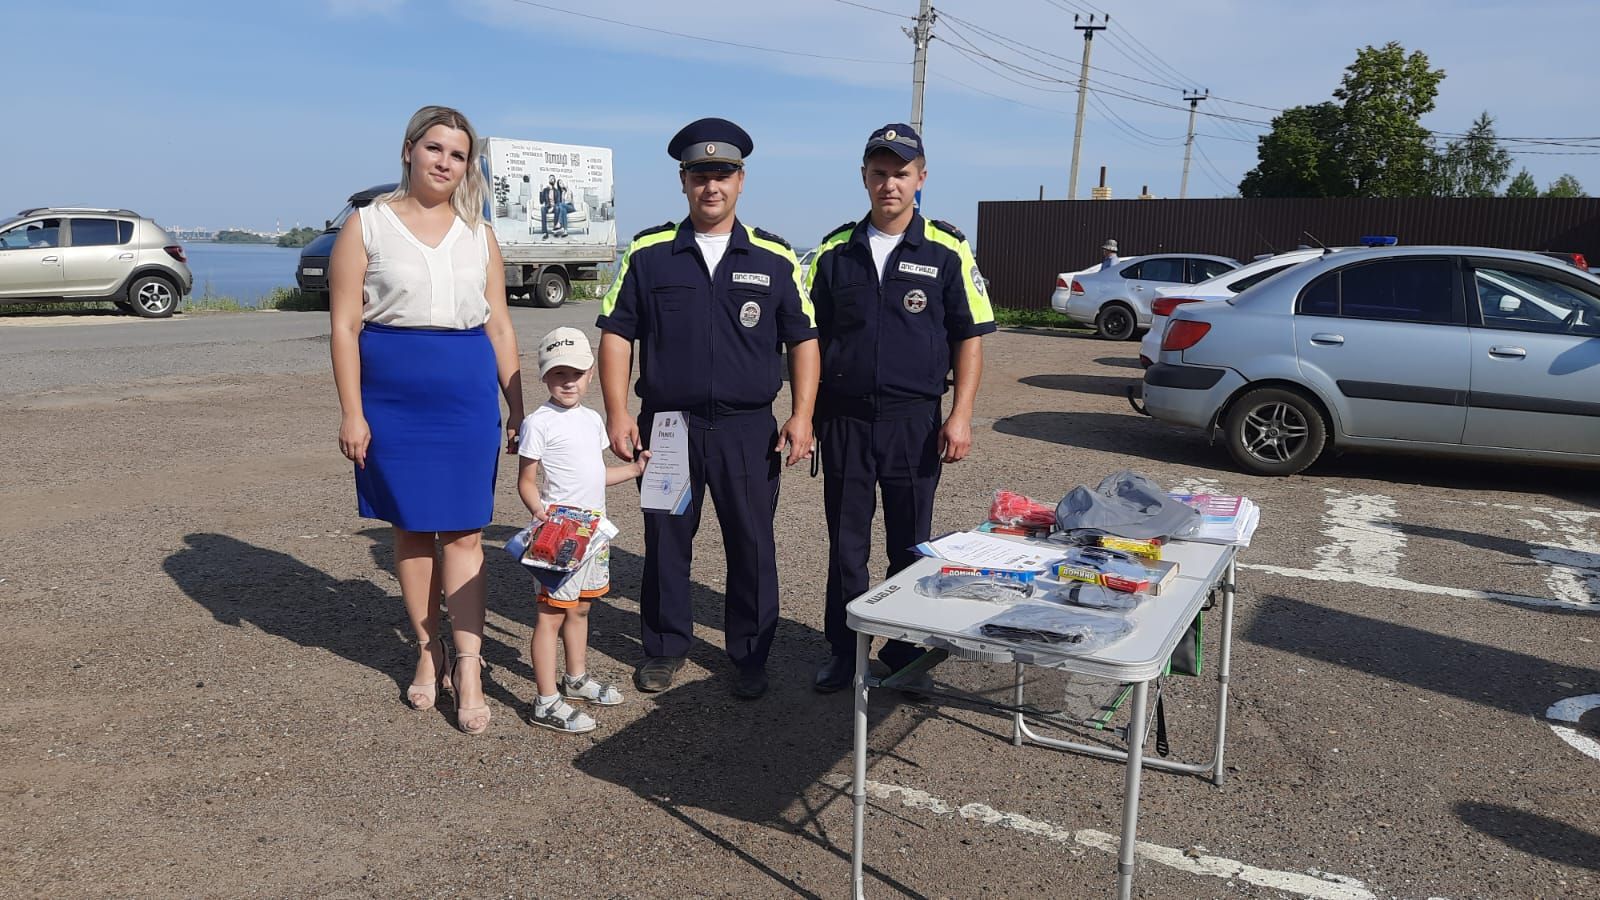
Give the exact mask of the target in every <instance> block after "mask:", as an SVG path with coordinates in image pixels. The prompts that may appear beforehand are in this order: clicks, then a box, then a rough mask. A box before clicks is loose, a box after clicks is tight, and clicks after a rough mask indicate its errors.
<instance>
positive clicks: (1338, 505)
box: [1313, 488, 1406, 577]
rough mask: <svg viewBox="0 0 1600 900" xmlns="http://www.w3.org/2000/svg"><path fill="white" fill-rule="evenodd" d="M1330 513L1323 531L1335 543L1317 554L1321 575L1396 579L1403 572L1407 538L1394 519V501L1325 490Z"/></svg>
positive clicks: (1327, 545)
mask: <svg viewBox="0 0 1600 900" xmlns="http://www.w3.org/2000/svg"><path fill="white" fill-rule="evenodd" d="M1324 490H1325V491H1326V492H1327V494H1328V496H1327V497H1326V498H1324V502H1325V503H1326V505H1327V510H1326V512H1325V513H1324V520H1325V521H1326V522H1327V523H1328V524H1327V526H1326V527H1324V528H1323V529H1322V533H1323V534H1325V535H1327V536H1328V537H1329V538H1330V539H1331V540H1332V541H1333V543H1331V544H1324V545H1322V546H1321V547H1318V548H1317V549H1316V550H1315V551H1314V552H1315V553H1316V556H1317V563H1316V565H1315V566H1314V567H1313V568H1315V569H1316V570H1317V571H1318V572H1357V571H1360V572H1370V573H1372V574H1373V575H1376V576H1379V577H1394V576H1395V575H1396V573H1398V572H1399V571H1400V556H1401V554H1402V553H1403V552H1404V550H1405V546H1406V536H1405V535H1404V534H1402V533H1401V532H1400V530H1399V529H1398V528H1396V527H1395V526H1394V524H1393V522H1392V521H1391V520H1393V519H1394V517H1395V506H1394V500H1393V499H1392V498H1389V497H1385V496H1384V495H1382V494H1347V493H1345V492H1344V491H1336V490H1333V489H1332V488H1324Z"/></svg>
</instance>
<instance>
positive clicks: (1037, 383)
mask: <svg viewBox="0 0 1600 900" xmlns="http://www.w3.org/2000/svg"><path fill="white" fill-rule="evenodd" d="M1017 381H1018V382H1020V383H1022V384H1025V385H1027V386H1029V387H1036V388H1046V389H1048V390H1052V391H1075V392H1077V393H1079V394H1104V395H1106V396H1107V397H1126V396H1127V395H1128V388H1129V387H1130V386H1132V385H1136V384H1138V383H1139V380H1138V379H1137V378H1127V377H1122V376H1117V375H1029V376H1027V377H1026V378H1019V379H1017Z"/></svg>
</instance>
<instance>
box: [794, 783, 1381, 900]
mask: <svg viewBox="0 0 1600 900" xmlns="http://www.w3.org/2000/svg"><path fill="white" fill-rule="evenodd" d="M822 781H823V783H824V784H827V785H830V786H832V787H835V788H839V789H841V790H845V791H848V790H849V789H850V776H848V775H827V776H824V777H823V779H822ZM867 796H868V797H871V798H872V799H874V800H893V799H898V800H899V802H900V805H901V806H904V807H907V808H910V809H922V810H927V811H928V812H931V813H934V814H935V815H940V816H948V815H952V814H954V815H956V816H958V817H959V818H961V819H963V820H965V821H967V822H971V823H974V824H977V825H985V826H989V825H993V826H997V827H1000V828H1009V829H1011V830H1013V831H1020V832H1022V833H1023V834H1029V835H1033V836H1034V837H1040V838H1044V839H1045V840H1047V841H1053V842H1055V843H1058V844H1078V845H1081V846H1084V847H1090V848H1092V849H1095V850H1101V851H1104V852H1106V853H1111V854H1116V853H1117V851H1118V850H1119V849H1120V848H1119V843H1118V838H1117V837H1116V836H1115V835H1111V834H1107V833H1106V832H1104V831H1096V830H1094V829H1092V828H1080V829H1078V830H1076V831H1074V830H1072V829H1070V828H1062V827H1061V826H1059V825H1053V824H1051V823H1049V822H1044V821H1041V820H1039V819H1032V818H1029V817H1027V816H1024V815H1019V814H1017V813H1008V812H1001V811H999V810H997V809H994V808H993V807H990V806H986V805H984V804H982V803H968V804H965V805H962V806H955V805H953V804H951V803H949V802H947V801H944V800H941V799H939V798H938V797H935V796H933V795H932V794H929V793H928V792H926V791H919V790H916V789H914V788H905V787H900V786H899V785H893V784H884V783H882V782H879V781H871V780H868V781H867ZM1134 848H1135V852H1136V853H1137V854H1138V855H1139V856H1141V857H1143V858H1144V859H1146V860H1148V861H1150V862H1153V863H1155V864H1157V865H1161V866H1166V867H1167V868H1170V869H1177V870H1178V871H1180V872H1187V873H1189V874H1191V875H1207V876H1210V877H1212V878H1224V879H1238V880H1239V881H1244V882H1247V883H1249V884H1255V885H1260V886H1261V887H1265V888H1269V889H1271V890H1275V891H1283V892H1284V893H1288V894H1294V895H1296V896H1300V897H1312V898H1317V900H1376V898H1377V895H1376V894H1374V893H1373V892H1372V891H1370V890H1367V886H1366V885H1365V884H1363V883H1362V882H1360V881H1357V880H1356V879H1354V878H1349V877H1346V876H1344V875H1334V874H1332V873H1329V872H1316V871H1313V872H1312V873H1311V874H1305V873H1301V872H1282V871H1278V870H1275V869H1261V868H1257V867H1256V866H1250V865H1245V864H1244V863H1241V862H1235V861H1234V860H1231V859H1226V858H1224V857H1221V856H1210V855H1207V854H1198V855H1195V856H1190V855H1189V854H1188V851H1184V850H1180V849H1177V848H1175V847H1163V846H1161V845H1159V844H1151V843H1148V842H1146V841H1138V842H1137V843H1135V845H1134Z"/></svg>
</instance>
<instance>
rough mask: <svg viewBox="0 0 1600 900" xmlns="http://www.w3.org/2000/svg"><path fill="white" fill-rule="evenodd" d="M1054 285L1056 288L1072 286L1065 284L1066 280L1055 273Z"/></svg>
mask: <svg viewBox="0 0 1600 900" xmlns="http://www.w3.org/2000/svg"><path fill="white" fill-rule="evenodd" d="M1056 287H1058V288H1066V287H1072V285H1070V284H1067V280H1066V279H1065V278H1062V277H1061V276H1059V275H1057V276H1056Z"/></svg>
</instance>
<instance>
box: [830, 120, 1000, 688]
mask: <svg viewBox="0 0 1600 900" xmlns="http://www.w3.org/2000/svg"><path fill="white" fill-rule="evenodd" d="M927 177H928V172H927V159H926V157H925V155H924V150H923V145H922V137H921V136H920V135H918V134H917V132H916V131H915V130H914V129H912V128H911V127H910V126H909V125H905V124H902V123H891V124H888V125H885V126H883V127H882V128H879V129H877V130H876V131H873V132H872V134H871V136H870V137H868V138H867V144H866V148H865V150H864V151H863V153H862V164H861V183H862V186H863V187H865V188H866V191H867V201H868V203H869V205H870V211H869V212H868V213H867V215H866V217H864V218H862V219H861V220H859V221H854V222H846V223H845V224H843V225H841V226H839V227H838V228H836V229H834V231H833V232H831V233H830V234H828V235H827V236H826V237H824V238H823V239H822V243H821V244H819V245H818V252H817V256H816V259H815V260H814V261H813V262H812V264H811V269H810V271H809V272H808V273H807V279H808V284H807V286H806V287H807V289H808V292H809V293H810V295H811V301H812V303H813V304H814V306H815V309H816V317H817V331H818V334H819V336H820V337H821V342H822V346H823V347H825V348H826V353H825V359H826V363H825V368H824V370H823V373H822V389H821V391H820V393H819V394H818V397H817V438H818V442H819V443H820V445H821V450H820V453H821V455H822V471H823V473H824V480H823V488H822V495H823V508H824V514H825V515H826V517H827V522H828V584H827V595H826V604H825V610H826V611H825V613H824V623H825V633H826V634H827V638H828V644H829V646H830V651H831V652H830V656H829V658H828V660H827V661H826V662H825V663H824V664H823V666H822V667H821V669H820V670H819V671H818V672H817V675H816V680H815V686H816V689H817V690H819V691H823V692H827V691H836V690H839V689H840V688H842V687H845V686H846V685H847V684H849V683H850V680H851V678H852V676H853V675H854V673H855V662H856V661H855V647H856V636H855V634H854V633H853V632H851V630H850V627H849V625H848V624H847V623H846V621H845V604H846V603H847V602H849V601H850V599H852V598H854V597H856V596H859V595H860V594H863V593H865V592H866V590H867V587H868V584H869V580H868V576H867V560H868V558H869V557H870V556H871V551H872V519H873V516H874V515H875V507H876V504H877V495H878V494H880V493H881V494H882V497H883V524H884V532H885V536H886V537H887V547H886V549H887V551H888V556H889V574H890V575H893V574H894V573H896V572H898V571H900V570H901V569H904V568H905V567H907V566H909V565H911V563H912V562H914V561H915V560H916V558H917V555H916V551H914V550H913V549H912V548H913V547H915V546H916V545H917V544H919V543H921V542H923V541H926V540H928V538H929V536H930V532H931V530H932V527H933V496H934V490H935V489H936V488H937V487H938V485H939V475H940V467H941V466H942V465H946V464H950V463H955V462H958V461H959V460H961V459H962V458H964V457H965V456H966V455H967V452H968V450H969V449H970V448H971V446H972V410H973V404H974V402H975V400H976V397H977V393H978V381H979V378H980V375H981V373H982V369H983V347H982V343H981V338H982V336H983V335H985V334H988V333H990V332H992V331H994V330H995V322H994V312H993V310H992V309H991V308H990V304H989V298H988V296H987V295H986V294H985V292H984V287H983V279H982V276H980V275H979V274H978V269H977V266H976V264H975V263H974V261H973V257H972V249H971V248H970V247H968V246H967V241H966V238H965V237H963V236H962V234H961V232H960V231H958V230H957V229H956V227H955V226H953V225H950V224H949V223H947V222H941V221H938V220H928V219H924V218H923V217H922V214H921V213H920V212H918V210H917V207H916V196H917V192H918V191H919V190H921V188H922V185H923V183H924V182H925V181H926V180H927ZM952 369H953V370H954V373H955V396H954V399H953V401H952V402H951V405H950V412H949V413H948V415H945V414H943V411H942V408H941V407H942V398H943V396H944V394H945V391H946V389H947V387H946V376H947V375H948V374H949V373H950V372H951V371H952ZM941 419H942V421H941ZM920 656H921V654H920V653H919V651H918V650H917V648H915V647H914V646H912V645H910V644H905V643H902V642H899V641H890V642H889V643H888V644H887V645H886V646H884V647H883V649H881V650H880V651H879V652H878V658H879V659H880V660H882V661H883V662H884V663H887V664H888V666H889V668H890V669H891V671H896V672H901V671H904V670H907V669H908V668H909V667H911V666H912V665H913V664H915V663H916V662H917V660H918V658H919V657H920ZM920 677H923V676H922V675H921V667H918V668H916V669H911V670H910V671H907V672H905V675H904V676H903V677H902V679H900V680H901V681H902V682H904V683H908V684H912V683H915V681H916V680H918V679H919V678H920Z"/></svg>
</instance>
